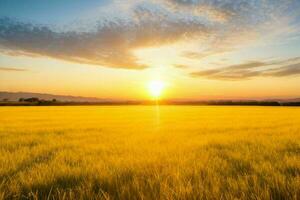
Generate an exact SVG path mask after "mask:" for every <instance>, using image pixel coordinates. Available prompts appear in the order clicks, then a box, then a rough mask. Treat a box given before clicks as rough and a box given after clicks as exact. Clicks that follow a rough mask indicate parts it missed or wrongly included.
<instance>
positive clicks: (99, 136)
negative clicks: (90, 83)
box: [0, 106, 300, 200]
mask: <svg viewBox="0 0 300 200" xmlns="http://www.w3.org/2000/svg"><path fill="white" fill-rule="evenodd" d="M0 116H1V118H0V199H295V200H296V199H300V108H296V107H294V108H293V107H246V106H245V107H239V106H232V107H230V106H74V107H72V106H70V107H55V106H53V107H0Z"/></svg>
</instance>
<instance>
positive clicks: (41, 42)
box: [0, 0, 300, 100]
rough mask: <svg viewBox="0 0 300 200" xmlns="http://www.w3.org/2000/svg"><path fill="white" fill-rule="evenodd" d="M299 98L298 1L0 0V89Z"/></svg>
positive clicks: (138, 97)
mask: <svg viewBox="0 0 300 200" xmlns="http://www.w3.org/2000/svg"><path fill="white" fill-rule="evenodd" d="M153 81H160V82H162V83H163V84H164V91H163V94H162V97H161V98H164V99H195V100H197V99H227V98H247V99H256V98H294V97H300V0H222V1H220V0H89V1H85V0H64V1H61V0H43V1H41V0H26V1H23V0H0V91H9V92H19V91H22V92H37V93H51V94H61V95H76V96H89V97H99V98H111V99H130V100H142V99H149V98H151V94H149V91H148V89H147V87H148V86H149V83H151V82H153Z"/></svg>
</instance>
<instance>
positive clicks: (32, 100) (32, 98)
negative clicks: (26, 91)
mask: <svg viewBox="0 0 300 200" xmlns="http://www.w3.org/2000/svg"><path fill="white" fill-rule="evenodd" d="M24 101H26V102H30V103H33V102H39V101H40V100H39V98H36V97H31V98H28V99H24Z"/></svg>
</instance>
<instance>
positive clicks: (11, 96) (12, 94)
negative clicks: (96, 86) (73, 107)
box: [0, 91, 112, 102]
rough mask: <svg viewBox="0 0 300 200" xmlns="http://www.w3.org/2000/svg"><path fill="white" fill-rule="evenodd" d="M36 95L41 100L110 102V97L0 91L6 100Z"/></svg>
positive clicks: (2, 97) (0, 97)
mask: <svg viewBox="0 0 300 200" xmlns="http://www.w3.org/2000/svg"><path fill="white" fill-rule="evenodd" d="M31 97H36V98H39V99H43V100H52V99H56V100H58V101H64V102H110V101H112V100H111V99H101V98H96V97H81V96H67V95H54V94H41V93H30V92H1V91H0V101H1V100H3V99H8V101H18V100H19V99H20V98H31Z"/></svg>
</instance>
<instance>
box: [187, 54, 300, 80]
mask: <svg viewBox="0 0 300 200" xmlns="http://www.w3.org/2000/svg"><path fill="white" fill-rule="evenodd" d="M290 63H292V64H290ZM278 65H279V67H278ZM267 66H275V67H272V68H266V67H267ZM276 66H277V67H276ZM190 75H191V76H192V77H202V78H208V79H214V80H247V79H250V78H254V77H259V76H260V77H261V76H271V77H284V76H293V75H300V62H299V58H298V57H295V58H291V59H287V60H281V61H269V62H264V61H253V62H247V63H241V64H238V65H229V66H225V67H222V68H216V69H209V70H202V71H198V72H192V73H191V74H190Z"/></svg>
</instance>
